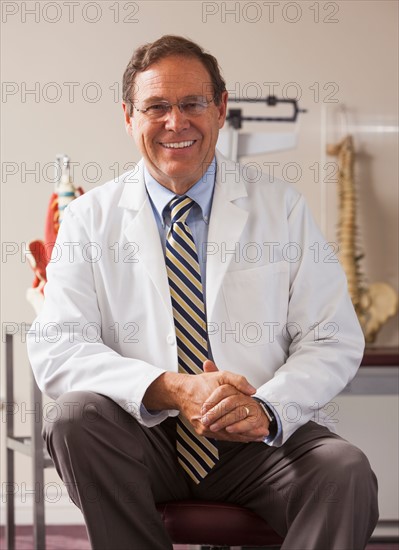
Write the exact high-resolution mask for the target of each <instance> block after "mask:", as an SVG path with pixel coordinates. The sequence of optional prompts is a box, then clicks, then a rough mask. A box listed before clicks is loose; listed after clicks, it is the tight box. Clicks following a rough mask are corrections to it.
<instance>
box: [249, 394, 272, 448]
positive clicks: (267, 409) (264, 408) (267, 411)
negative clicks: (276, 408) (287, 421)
mask: <svg viewBox="0 0 399 550" xmlns="http://www.w3.org/2000/svg"><path fill="white" fill-rule="evenodd" d="M252 399H254V400H255V401H256V402H257V403H258V404H259V405H260V407H261V409H262V411H263V412H264V413H265V415H266V417H267V418H268V420H269V427H268V430H269V436H268V438H270V439H273V438H274V437H275V436H276V435H277V428H278V425H277V419H276V415H275V414H274V412H273V411H272V409H271V408H270V407H268V406H267V404H266V403H265V402H264V401H262V399H259V397H253V398H252Z"/></svg>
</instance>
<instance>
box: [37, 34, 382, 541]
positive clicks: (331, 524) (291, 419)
mask: <svg viewBox="0 0 399 550" xmlns="http://www.w3.org/2000/svg"><path fill="white" fill-rule="evenodd" d="M226 103H227V92H226V88H225V82H224V80H223V78H222V77H221V75H220V72H219V67H218V64H217V61H216V59H215V58H214V57H213V56H211V55H209V54H207V53H205V52H204V51H203V50H202V49H201V48H200V47H199V46H198V45H197V44H195V43H193V42H191V41H189V40H187V39H185V38H182V37H176V36H164V37H162V38H160V39H159V40H157V41H155V42H153V43H152V44H146V45H144V46H142V47H140V48H138V49H137V50H136V51H135V52H134V54H133V57H132V59H131V60H130V62H129V64H128V66H127V68H126V71H125V74H124V78H123V109H124V117H125V123H126V128H127V131H128V133H129V135H131V136H132V137H133V138H134V141H135V143H136V146H137V147H138V149H139V150H140V152H141V154H142V157H143V158H142V160H141V162H140V163H139V164H138V166H137V168H136V169H135V170H132V171H131V172H128V173H126V174H124V175H123V176H121V177H119V178H117V179H116V180H114V181H111V182H109V183H107V184H105V185H103V186H100V187H99V188H96V189H94V190H93V191H91V192H89V193H87V194H86V195H84V196H82V197H81V198H79V199H78V200H76V201H74V202H73V203H71V205H70V206H69V207H68V209H67V211H66V213H65V218H64V221H63V223H62V226H61V229H60V232H59V235H58V241H57V243H58V244H57V254H56V255H54V257H53V260H52V262H51V263H50V264H49V266H48V283H47V286H46V289H45V304H44V308H43V311H42V313H41V314H40V315H39V317H38V318H37V319H36V321H35V322H34V324H33V330H32V332H31V333H30V336H29V344H28V347H29V356H30V360H31V363H32V367H33V369H34V373H35V376H36V380H37V382H38V384H39V386H40V388H41V389H42V390H43V391H44V392H45V393H47V394H48V395H49V396H51V397H52V398H53V399H55V400H57V402H56V406H55V408H54V413H53V416H52V417H51V418H47V419H46V422H45V427H44V437H45V440H46V442H47V446H48V449H49V452H50V454H51V456H52V458H53V461H54V463H55V466H56V468H57V471H58V473H59V474H60V476H61V478H62V479H63V481H64V483H65V484H66V487H67V489H68V492H69V494H70V496H71V498H72V500H73V501H74V502H75V504H76V505H77V506H79V508H80V509H81V510H82V512H83V514H84V518H85V522H86V525H87V529H88V533H89V537H90V541H91V544H92V547H93V548H94V549H100V548H101V549H109V550H111V549H114V548H117V549H118V550H122V549H132V548H133V549H137V550H145V549H148V550H165V549H167V548H169V549H170V548H172V545H171V542H170V540H169V538H168V535H167V533H165V530H164V528H163V525H162V522H161V520H160V518H159V517H158V514H157V511H156V509H155V503H156V502H161V501H166V500H172V499H185V498H198V499H214V500H226V501H229V502H235V503H238V504H241V505H243V506H247V507H249V508H251V509H252V510H254V511H255V512H256V513H258V514H259V515H261V516H263V517H264V518H265V519H266V520H267V521H268V522H269V523H270V525H271V526H272V527H273V528H274V529H275V530H276V531H277V532H279V533H280V534H282V535H283V536H284V537H285V543H284V545H283V548H284V549H297V550H303V549H305V548H306V549H314V550H327V549H337V550H338V549H340V550H355V549H363V548H364V547H365V545H366V543H367V541H368V539H369V537H370V535H371V533H372V531H373V529H374V526H375V524H376V521H377V517H378V511H377V496H376V492H377V489H376V479H375V476H374V474H373V472H372V471H371V469H370V465H369V463H368V461H367V458H366V457H365V456H364V455H363V454H362V453H361V451H360V450H359V449H357V448H355V447H353V446H352V445H351V444H350V443H348V442H346V441H344V440H343V439H341V438H340V437H338V436H337V435H336V434H335V433H334V431H333V428H334V425H335V424H336V423H337V422H339V411H338V410H337V407H336V405H335V404H334V402H331V400H333V399H334V397H335V396H336V395H337V394H338V393H339V392H340V391H341V390H342V389H343V388H344V387H345V385H346V384H347V383H348V382H349V381H350V380H351V379H352V378H353V376H354V375H355V373H356V370H357V368H358V366H359V363H360V360H361V357H362V352H363V337H362V333H361V330H360V328H359V324H358V322H357V319H356V315H355V313H354V310H353V308H352V305H351V302H350V299H349V297H348V294H347V290H346V281H345V276H344V274H343V272H342V270H341V268H340V266H339V264H338V262H337V260H336V258H335V257H334V256H333V254H332V253H331V250H330V248H329V246H328V245H326V243H325V241H324V240H323V237H322V235H321V234H320V232H319V230H318V228H317V227H316V225H315V223H314V221H313V218H312V216H311V214H310V212H309V210H308V208H307V206H306V204H305V203H304V200H303V198H302V196H301V195H300V194H299V193H298V192H297V191H296V190H294V189H293V188H291V187H290V186H288V185H287V184H285V183H284V182H278V181H271V180H270V179H269V178H268V177H267V176H265V175H260V174H259V173H258V172H256V170H253V169H252V170H251V169H250V168H248V169H247V168H246V167H245V166H239V165H236V164H234V163H231V162H229V161H227V160H226V159H225V158H223V157H222V156H221V155H220V154H219V153H218V152H217V151H216V150H215V147H216V142H217V139H218V133H219V130H220V128H222V126H223V124H224V121H225V117H226Z"/></svg>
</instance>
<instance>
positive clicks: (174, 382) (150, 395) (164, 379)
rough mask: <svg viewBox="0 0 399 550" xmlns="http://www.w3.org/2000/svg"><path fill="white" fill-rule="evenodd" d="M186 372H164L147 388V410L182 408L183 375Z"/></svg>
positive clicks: (145, 395) (144, 398)
mask: <svg viewBox="0 0 399 550" xmlns="http://www.w3.org/2000/svg"><path fill="white" fill-rule="evenodd" d="M185 376H188V375H186V374H180V373H177V372H168V371H167V372H164V373H162V374H161V375H160V376H158V378H156V379H155V380H154V381H153V382H152V383H151V384H150V385H149V386H148V388H147V391H146V392H145V394H144V397H143V405H144V406H145V408H146V409H147V410H158V411H161V410H166V409H180V402H181V397H182V385H183V377H185Z"/></svg>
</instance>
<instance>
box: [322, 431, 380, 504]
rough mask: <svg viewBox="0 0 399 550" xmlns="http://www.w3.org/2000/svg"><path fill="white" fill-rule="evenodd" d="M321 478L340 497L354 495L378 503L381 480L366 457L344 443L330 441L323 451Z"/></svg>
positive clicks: (356, 448)
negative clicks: (344, 494) (343, 494)
mask: <svg viewBox="0 0 399 550" xmlns="http://www.w3.org/2000/svg"><path fill="white" fill-rule="evenodd" d="M318 455H319V456H318V458H319V461H318V462H319V476H320V478H322V479H323V480H324V484H325V485H327V486H328V490H329V491H331V492H332V493H333V492H334V493H335V492H336V496H337V497H338V496H339V495H342V493H346V494H348V495H349V494H352V496H353V498H355V499H356V500H357V499H359V498H361V499H365V500H366V501H368V502H369V503H370V504H371V503H374V504H375V505H376V503H377V479H376V476H375V474H374V472H373V471H372V469H371V466H370V463H369V461H368V459H367V457H366V455H365V454H364V453H363V452H362V451H361V450H360V449H359V448H358V447H355V446H354V445H352V444H351V443H348V442H347V441H345V440H343V439H329V440H327V441H326V443H325V445H322V446H321V448H319V453H318Z"/></svg>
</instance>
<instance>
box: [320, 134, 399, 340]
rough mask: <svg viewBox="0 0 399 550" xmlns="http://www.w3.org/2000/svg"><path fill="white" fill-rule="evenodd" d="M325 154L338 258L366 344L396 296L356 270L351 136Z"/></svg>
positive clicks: (392, 311)
mask: <svg viewBox="0 0 399 550" xmlns="http://www.w3.org/2000/svg"><path fill="white" fill-rule="evenodd" d="M327 153H328V154H329V155H333V156H336V157H337V159H338V170H339V173H338V191H339V221H338V245H339V259H340V262H341V265H342V267H343V269H344V271H345V273H346V277H347V279H348V290H349V294H350V296H351V299H352V302H353V305H354V307H355V310H356V313H357V316H358V319H359V322H360V324H361V327H362V329H363V333H364V336H365V339H366V342H367V343H372V342H374V341H375V339H376V337H377V334H378V332H379V330H380V329H381V327H382V326H383V325H384V323H386V321H387V319H388V318H389V317H391V316H393V315H395V313H396V312H397V309H398V295H397V293H396V291H395V290H394V289H393V288H392V287H391V286H390V285H388V284H386V283H372V284H370V285H369V286H367V285H366V283H365V281H364V276H363V274H362V272H361V269H360V260H361V259H362V258H363V256H364V255H363V254H358V253H357V246H356V245H357V243H356V237H357V226H356V191H355V184H354V162H355V151H354V147H353V139H352V136H349V135H348V136H346V137H345V138H344V139H343V140H342V141H340V142H339V143H338V144H337V145H328V146H327Z"/></svg>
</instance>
